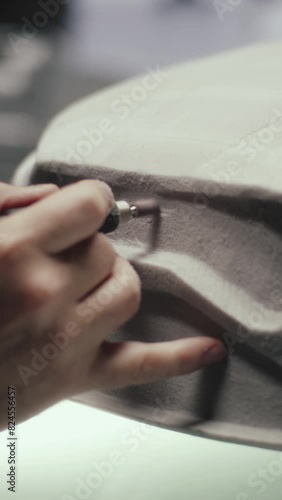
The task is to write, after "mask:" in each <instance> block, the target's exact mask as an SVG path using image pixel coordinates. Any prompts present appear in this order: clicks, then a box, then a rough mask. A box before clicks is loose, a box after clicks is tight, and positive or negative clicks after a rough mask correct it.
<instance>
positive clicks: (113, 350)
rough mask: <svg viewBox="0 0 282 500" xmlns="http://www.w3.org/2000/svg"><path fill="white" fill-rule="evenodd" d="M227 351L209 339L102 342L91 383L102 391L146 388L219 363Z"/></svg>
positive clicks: (217, 342) (216, 341)
mask: <svg viewBox="0 0 282 500" xmlns="http://www.w3.org/2000/svg"><path fill="white" fill-rule="evenodd" d="M225 356H226V350H225V347H224V346H223V344H222V343H221V342H220V341H219V340H215V339H211V338H208V337H197V338H189V339H180V340H175V341H172V342H171V341H170V342H161V343H151V344H147V343H142V342H123V343H110V342H104V344H103V345H102V346H101V352H100V355H99V357H98V358H97V360H96V365H95V367H94V371H93V383H94V385H95V386H96V384H98V386H99V387H102V388H111V389H115V388H121V387H126V386H130V385H139V384H148V383H152V382H157V381H160V380H162V379H167V378H170V377H177V376H180V375H184V374H189V373H192V372H194V371H196V370H198V369H200V368H203V367H204V366H207V365H209V364H212V363H215V362H217V361H221V360H223V359H224V357H225Z"/></svg>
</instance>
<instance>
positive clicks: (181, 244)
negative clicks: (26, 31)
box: [31, 43, 282, 449]
mask: <svg viewBox="0 0 282 500" xmlns="http://www.w3.org/2000/svg"><path fill="white" fill-rule="evenodd" d="M281 54H282V45H281V44H279V43H277V44H269V45H257V46H254V47H248V48H246V49H242V50H238V51H234V52H231V53H226V54H223V55H220V56H217V57H211V58H208V59H206V60H203V61H196V62H192V63H188V64H182V65H179V66H175V67H171V68H165V70H161V69H159V70H157V71H156V70H153V69H151V68H148V69H147V72H146V73H145V75H142V76H140V77H138V78H136V79H134V80H131V81H129V82H125V83H122V84H119V85H116V86H113V87H110V88H109V89H107V90H105V91H103V92H100V93H98V94H96V95H94V96H90V97H89V98H86V99H84V100H82V101H81V102H79V103H77V104H75V105H73V106H71V107H70V108H68V109H67V110H66V111H64V112H63V113H60V115H59V116H58V117H56V118H55V119H54V120H53V121H52V123H51V124H50V126H49V127H48V129H47V130H46V132H45V133H44V135H43V137H42V139H41V141H40V144H39V147H38V150H37V156H36V167H35V169H34V170H33V173H32V177H31V180H32V182H55V183H57V184H59V185H64V184H67V183H69V182H74V181H75V180H79V179H82V178H99V179H100V180H104V181H106V182H108V183H109V184H110V185H111V187H112V189H113V191H114V194H115V197H116V198H117V199H129V200H134V199H135V198H137V197H144V196H150V197H151V196H155V197H156V198H158V200H159V201H160V203H161V207H162V219H161V227H160V228H159V231H158V234H157V235H153V234H152V227H153V226H152V220H149V219H147V220H146V219H144V220H140V221H136V223H135V224H130V225H128V226H124V227H123V228H121V229H120V230H119V231H118V232H117V234H115V235H114V236H113V241H114V243H115V245H116V248H117V250H118V251H119V253H121V254H122V255H124V256H125V257H127V258H129V259H130V260H131V261H132V263H133V264H134V266H135V267H136V269H137V270H138V272H139V274H140V276H141V279H142V283H143V288H144V300H143V304H142V308H141V311H140V313H139V314H138V315H137V316H136V318H135V319H134V320H133V321H132V322H130V324H129V325H127V326H126V327H124V328H123V329H121V331H120V332H117V333H116V334H115V335H114V336H113V340H118V339H122V340H124V339H135V340H144V341H151V342H154V341H161V340H172V339H173V338H180V337H184V336H193V335H202V334H211V335H215V336H222V337H223V339H224V340H225V341H226V343H227V345H228V348H229V350H230V354H231V355H230V358H229V360H228V363H227V364H222V365H220V366H217V367H212V368H210V369H208V370H204V371H203V372H201V373H198V374H194V375H192V376H190V377H179V378H177V379H171V380H169V381H165V382H161V383H156V384H151V385H147V386H142V387H133V388H127V389H122V390H117V391H111V392H109V393H104V394H103V395H99V397H98V396H97V393H96V394H95V393H94V394H92V396H87V398H85V396H83V397H80V400H82V401H87V402H91V401H92V404H94V405H96V404H99V403H98V401H100V402H101V401H102V403H101V404H103V405H104V409H107V408H108V409H109V410H110V409H115V411H116V413H126V414H127V415H128V416H130V415H132V416H134V418H137V417H138V415H139V417H140V418H141V417H142V415H145V413H146V417H145V420H146V421H147V422H149V423H150V422H152V423H155V422H154V419H153V417H152V412H153V410H154V409H156V408H157V407H158V404H157V402H156V401H157V400H158V399H160V400H161V401H162V410H161V411H165V412H172V417H171V420H170V422H171V423H173V422H174V424H175V422H177V421H178V420H179V416H181V415H187V419H186V424H185V425H183V426H182V427H181V429H180V428H178V430H181V431H183V432H194V431H195V430H196V431H197V432H200V433H201V432H202V433H203V434H204V435H205V436H210V437H214V436H216V437H217V438H220V437H221V438H223V439H225V438H226V437H227V436H228V439H229V440H233V441H234V442H244V443H246V444H256V445H259V444H260V445H261V446H270V447H278V448H279V449H280V448H281V449H282V437H281V436H282V433H281V430H282V428H281V425H282V424H281V422H282V418H281V417H282V401H281V381H282V312H281V304H282V286H281V269H282V239H281V234H282V204H281V200H282V174H281V164H282V91H281V89H282V57H281ZM149 86H150V87H151V89H149ZM153 87H154V88H153ZM152 241H154V246H153V247H152ZM164 304H165V307H164ZM142 408H146V409H147V411H146V412H145V413H144V412H143V410H142ZM180 421H181V418H180ZM167 425H169V424H167ZM176 427H177V425H176ZM232 429H233V431H232ZM246 429H247V430H248V431H246ZM232 432H233V437H232V436H231V434H232ZM231 438H232V439H231Z"/></svg>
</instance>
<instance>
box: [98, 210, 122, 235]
mask: <svg viewBox="0 0 282 500" xmlns="http://www.w3.org/2000/svg"><path fill="white" fill-rule="evenodd" d="M119 223H120V213H119V209H118V207H117V205H115V206H114V208H113V209H112V211H111V213H110V214H109V215H108V217H107V219H106V220H105V223H104V224H103V226H102V227H101V229H100V233H104V234H108V233H113V232H114V231H115V230H116V229H117V228H118V226H119Z"/></svg>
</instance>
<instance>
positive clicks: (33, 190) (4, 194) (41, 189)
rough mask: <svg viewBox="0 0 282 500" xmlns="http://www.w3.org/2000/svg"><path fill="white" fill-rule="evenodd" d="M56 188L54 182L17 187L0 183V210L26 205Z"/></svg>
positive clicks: (56, 189) (47, 194)
mask: <svg viewBox="0 0 282 500" xmlns="http://www.w3.org/2000/svg"><path fill="white" fill-rule="evenodd" d="M58 190H59V188H58V186H56V185H55V184H38V185H35V186H27V187H18V186H12V185H11V184H4V183H0V212H5V211H6V210H11V209H13V208H21V207H26V206H28V205H31V204H32V203H35V202H37V201H39V200H40V199H42V198H44V197H45V196H49V195H50V194H51V193H55V192H56V191H58Z"/></svg>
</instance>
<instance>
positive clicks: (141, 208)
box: [100, 199, 160, 234]
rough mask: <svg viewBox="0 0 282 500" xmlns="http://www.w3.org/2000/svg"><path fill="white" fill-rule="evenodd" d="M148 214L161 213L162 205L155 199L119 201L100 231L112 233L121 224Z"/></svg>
mask: <svg viewBox="0 0 282 500" xmlns="http://www.w3.org/2000/svg"><path fill="white" fill-rule="evenodd" d="M148 215H155V216H159V215H160V205H159V203H158V202H157V201H156V200H154V199H145V200H138V201H135V202H133V203H131V202H128V201H117V202H116V203H115V206H114V208H113V209H112V211H111V213H110V214H109V216H108V217H107V219H106V221H105V223H104V224H103V226H102V227H101V229H100V232H102V233H104V234H108V233H112V232H114V231H115V230H116V229H117V228H118V227H119V225H120V224H123V223H125V222H128V221H130V220H131V219H137V218H139V217H146V216H148Z"/></svg>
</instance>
